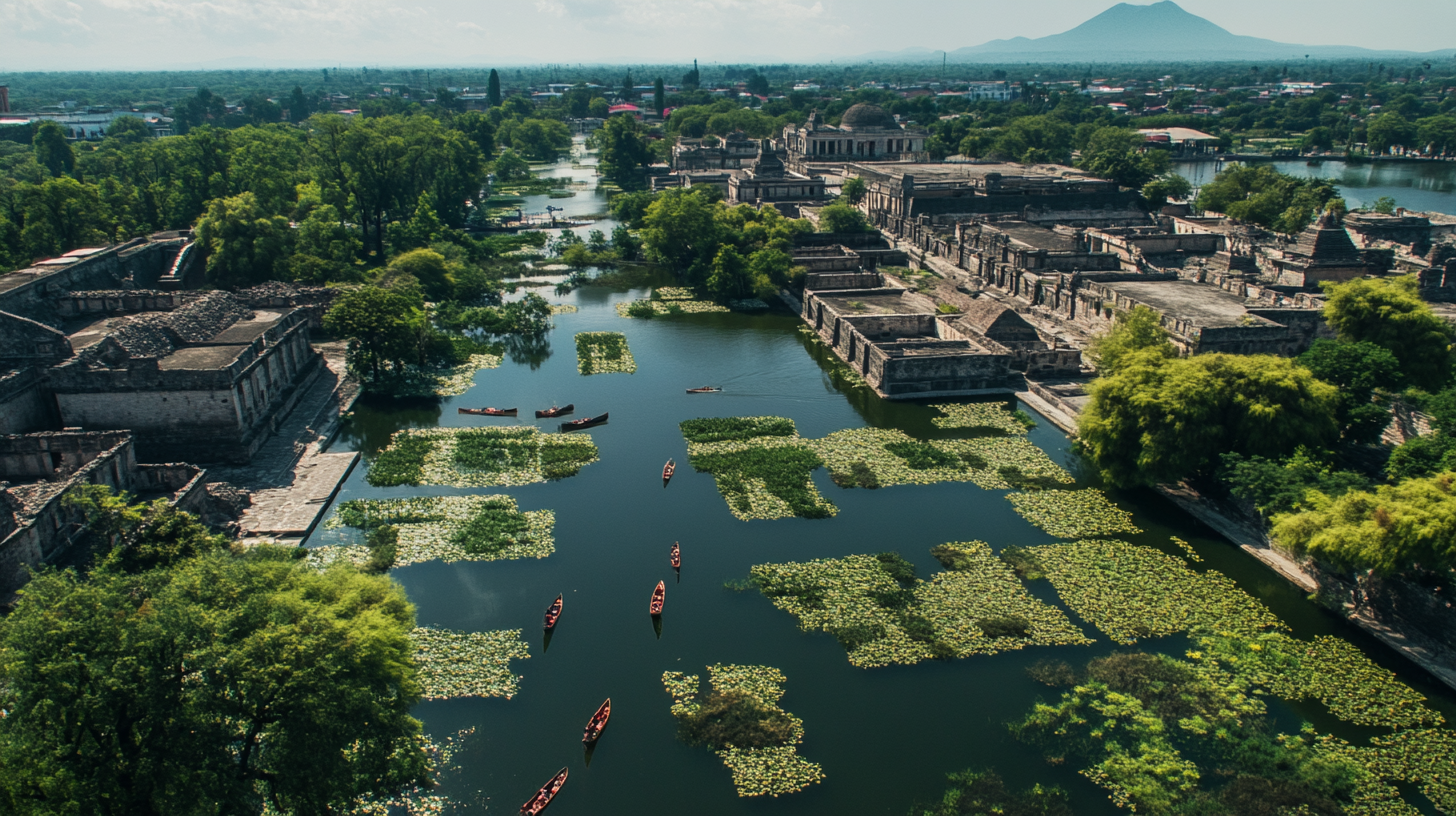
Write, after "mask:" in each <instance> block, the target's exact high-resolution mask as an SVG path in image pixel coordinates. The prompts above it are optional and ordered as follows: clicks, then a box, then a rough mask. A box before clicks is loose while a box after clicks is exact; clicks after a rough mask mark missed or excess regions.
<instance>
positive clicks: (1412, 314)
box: [1324, 276, 1452, 391]
mask: <svg viewBox="0 0 1456 816" xmlns="http://www.w3.org/2000/svg"><path fill="white" fill-rule="evenodd" d="M1416 285H1417V284H1416V280H1415V277H1414V276H1403V277H1399V278H1391V279H1383V280H1374V279H1361V280H1353V281H1349V282H1348V283H1341V284H1334V285H1327V286H1326V288H1325V291H1326V296H1327V297H1326V300H1325V309H1324V317H1325V321H1326V322H1328V323H1329V324H1330V327H1331V328H1333V329H1334V330H1335V333H1336V335H1337V336H1338V337H1339V339H1340V340H1342V341H1344V342H1348V343H1362V342H1363V343H1373V344H1375V345H1377V346H1380V347H1381V348H1384V349H1386V350H1387V351H1389V352H1390V353H1391V354H1392V355H1394V357H1395V359H1396V361H1397V362H1398V363H1399V364H1400V372H1401V374H1402V375H1403V377H1404V382H1406V383H1409V384H1410V385H1415V386H1418V387H1420V388H1424V389H1425V390H1427V391H1438V390H1440V389H1441V388H1443V387H1444V386H1445V385H1446V383H1447V382H1448V381H1449V380H1450V378H1451V343H1452V329H1451V327H1450V325H1449V324H1447V323H1446V321H1444V320H1442V319H1441V318H1440V317H1439V316H1438V315H1437V314H1436V313H1435V312H1433V311H1432V310H1431V307H1430V306H1429V305H1428V304H1426V303H1425V302H1424V301H1422V300H1421V298H1420V295H1419V293H1418V292H1417V291H1416Z"/></svg>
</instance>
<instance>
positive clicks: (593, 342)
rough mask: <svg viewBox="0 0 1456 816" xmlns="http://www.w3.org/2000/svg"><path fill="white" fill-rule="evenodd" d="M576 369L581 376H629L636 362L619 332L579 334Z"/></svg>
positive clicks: (577, 336)
mask: <svg viewBox="0 0 1456 816" xmlns="http://www.w3.org/2000/svg"><path fill="white" fill-rule="evenodd" d="M576 367H577V370H578V371H580V372H581V373H582V374H631V373H633V372H634V371H636V370H637V361H636V360H634V359H632V351H631V349H629V348H627V336H626V335H625V334H622V333H621V332H579V333H578V334H577V335H576Z"/></svg>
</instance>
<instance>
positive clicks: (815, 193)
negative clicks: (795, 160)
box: [728, 139, 827, 206]
mask: <svg viewBox="0 0 1456 816" xmlns="http://www.w3.org/2000/svg"><path fill="white" fill-rule="evenodd" d="M824 186H825V182H824V179H823V178H811V177H809V176H806V175H803V174H801V173H795V172H792V171H790V170H788V169H787V168H785V167H784V162H783V160H782V159H780V158H779V155H778V151H776V150H774V147H773V144H772V143H770V142H769V140H768V139H763V140H761V141H759V143H758V156H757V158H755V159H754V161H753V164H752V165H750V166H749V167H748V168H747V169H745V170H739V171H735V172H733V173H732V174H731V175H730V176H729V177H728V203H729V204H759V205H764V204H772V205H775V206H780V205H786V204H790V203H793V204H805V203H813V202H818V201H822V200H823V199H824V198H826V197H827V194H826V193H825V191H824Z"/></svg>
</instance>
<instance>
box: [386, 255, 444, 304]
mask: <svg viewBox="0 0 1456 816" xmlns="http://www.w3.org/2000/svg"><path fill="white" fill-rule="evenodd" d="M386 273H392V274H395V275H409V276H410V277H412V278H414V279H415V280H417V281H419V283H420V288H421V289H423V290H424V293H425V297H426V298H428V299H430V300H444V299H445V298H447V297H449V296H450V291H451V280H450V269H449V266H448V265H447V264H446V262H445V256H444V255H441V254H440V253H438V252H436V251H434V250H433V249H416V250H412V251H410V252H406V253H404V254H403V255H398V256H396V257H395V258H394V259H392V260H391V261H390V262H389V267H388V269H387V270H386Z"/></svg>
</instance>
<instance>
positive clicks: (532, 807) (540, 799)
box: [521, 768, 566, 816]
mask: <svg viewBox="0 0 1456 816" xmlns="http://www.w3.org/2000/svg"><path fill="white" fill-rule="evenodd" d="M565 784H566V769H565V768H562V769H561V770H559V771H557V772H556V775H555V776H553V777H551V781H550V782H547V783H546V784H544V785H542V786H541V790H539V791H536V795H535V796H532V797H531V798H530V799H528V800H527V801H526V804H524V805H521V816H536V814H538V813H540V812H541V811H543V810H545V809H546V806H547V805H549V804H551V800H552V799H555V798H556V794H558V793H560V792H561V786H562V785H565Z"/></svg>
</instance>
